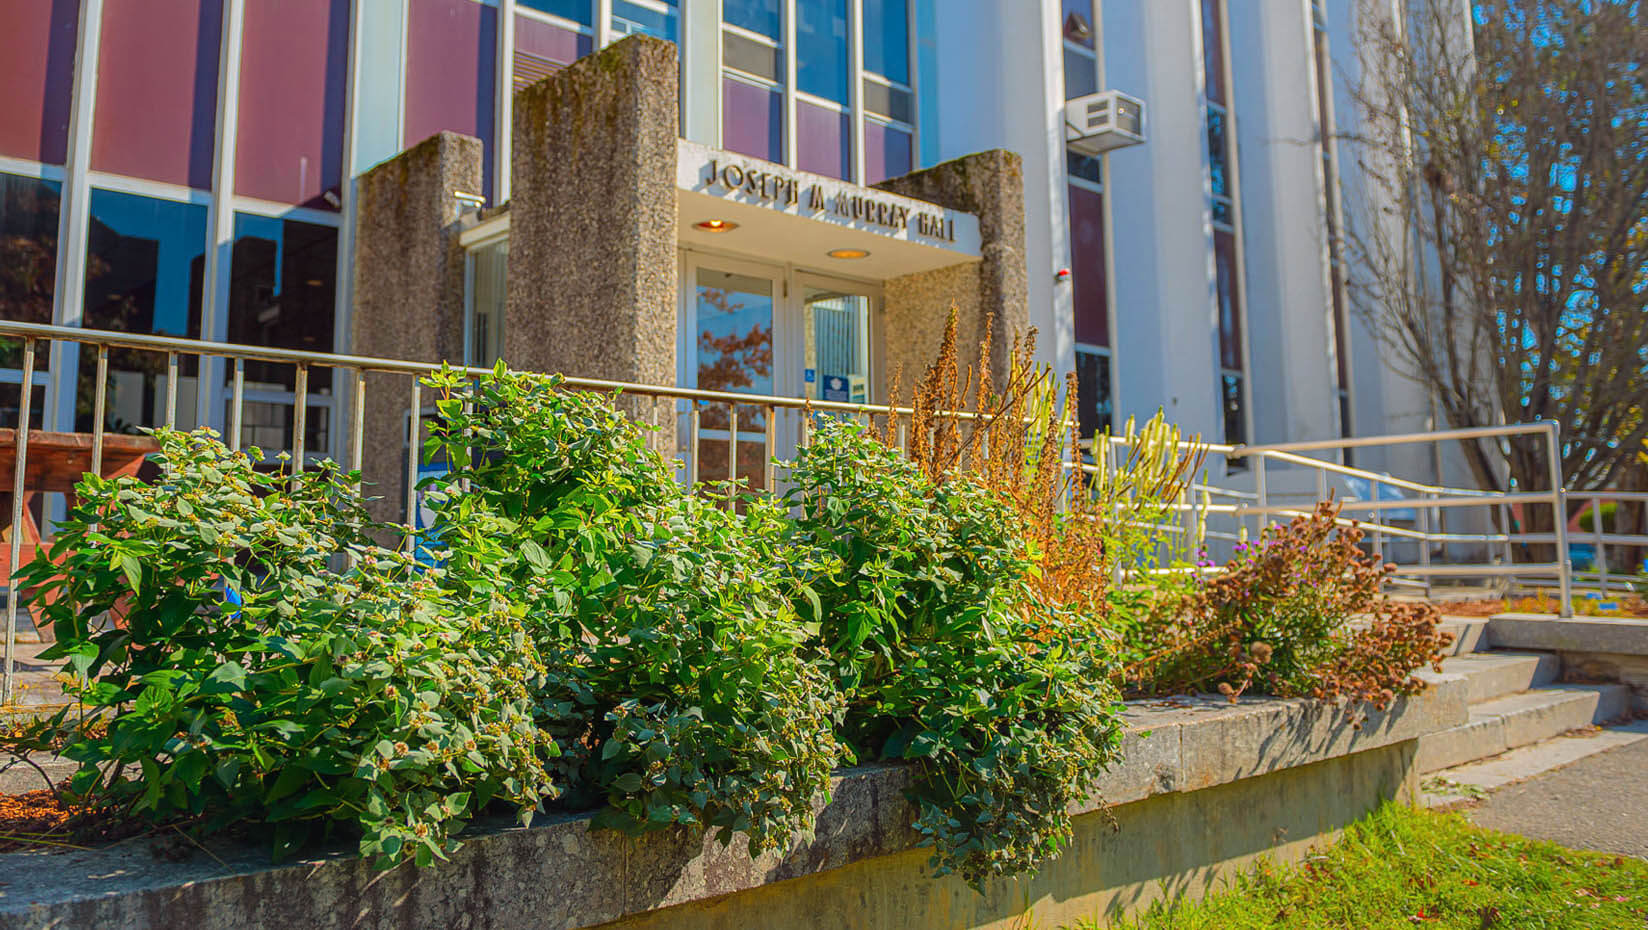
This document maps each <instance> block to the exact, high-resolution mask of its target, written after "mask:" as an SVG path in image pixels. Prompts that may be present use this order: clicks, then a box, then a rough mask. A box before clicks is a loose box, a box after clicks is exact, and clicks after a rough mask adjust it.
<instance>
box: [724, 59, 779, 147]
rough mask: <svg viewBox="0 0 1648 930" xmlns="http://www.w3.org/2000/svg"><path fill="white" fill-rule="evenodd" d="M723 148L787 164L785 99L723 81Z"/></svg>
mask: <svg viewBox="0 0 1648 930" xmlns="http://www.w3.org/2000/svg"><path fill="white" fill-rule="evenodd" d="M721 147H722V148H724V149H726V150H727V151H729V152H738V153H739V154H741V155H753V156H754V157H756V158H765V159H766V160H767V161H775V162H782V161H783V160H784V95H783V94H780V93H779V92H778V91H776V90H771V89H768V88H766V87H758V86H756V85H754V84H746V83H745V82H743V81H735V80H733V79H732V78H722V80H721Z"/></svg>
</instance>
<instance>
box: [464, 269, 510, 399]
mask: <svg viewBox="0 0 1648 930" xmlns="http://www.w3.org/2000/svg"><path fill="white" fill-rule="evenodd" d="M469 262H470V278H469V280H470V292H469V338H468V342H467V343H466V344H465V350H464V351H465V358H464V364H465V365H473V366H476V367H480V368H491V367H492V366H493V365H494V364H495V363H496V362H497V361H498V359H500V358H503V355H504V305H505V302H506V300H507V295H508V284H509V279H508V272H509V240H507V239H505V240H504V241H502V242H498V243H495V244H493V245H484V246H480V247H477V248H474V249H471V250H470V252H469Z"/></svg>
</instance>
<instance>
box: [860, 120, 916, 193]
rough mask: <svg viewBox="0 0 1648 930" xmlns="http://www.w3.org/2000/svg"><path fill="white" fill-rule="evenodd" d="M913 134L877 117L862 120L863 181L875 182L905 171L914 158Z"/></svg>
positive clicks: (910, 165)
mask: <svg viewBox="0 0 1648 930" xmlns="http://www.w3.org/2000/svg"><path fill="white" fill-rule="evenodd" d="M914 147H915V143H914V137H913V136H912V135H911V134H910V133H909V132H908V131H907V130H903V129H899V128H898V127H896V126H893V125H891V124H889V123H883V122H881V121H880V120H876V119H870V118H868V117H866V118H865V120H864V183H865V184H879V183H881V182H882V181H885V180H887V179H888V178H896V177H898V176H899V175H901V174H909V173H910V169H911V167H912V164H913V160H914V157H915V154H914Z"/></svg>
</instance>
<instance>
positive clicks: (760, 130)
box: [721, 0, 799, 163]
mask: <svg viewBox="0 0 1648 930" xmlns="http://www.w3.org/2000/svg"><path fill="white" fill-rule="evenodd" d="M722 16H723V17H724V20H723V21H724V23H725V26H724V27H723V29H722V31H721V64H722V67H723V68H724V69H725V71H724V72H723V77H722V79H721V147H722V148H724V149H727V150H728V151H732V152H738V153H740V154H743V155H750V156H753V157H755V158H762V159H765V160H767V161H770V162H778V163H783V161H784V84H785V82H786V81H787V80H788V78H787V76H786V74H785V64H784V44H783V38H782V32H781V20H780V16H779V3H778V0H726V2H725V4H724V5H723V7H722ZM798 118H799V116H798Z"/></svg>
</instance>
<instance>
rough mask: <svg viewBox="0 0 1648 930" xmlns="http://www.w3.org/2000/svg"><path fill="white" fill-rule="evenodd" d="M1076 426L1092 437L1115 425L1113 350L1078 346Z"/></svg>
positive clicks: (1084, 435)
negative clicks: (1111, 367)
mask: <svg viewBox="0 0 1648 930" xmlns="http://www.w3.org/2000/svg"><path fill="white" fill-rule="evenodd" d="M1076 400H1077V404H1078V406H1077V407H1076V426H1077V428H1078V429H1079V430H1080V431H1081V435H1082V438H1084V439H1088V438H1092V437H1093V436H1096V435H1098V434H1099V433H1102V432H1105V431H1106V430H1109V429H1112V428H1113V427H1114V426H1115V417H1116V411H1115V405H1114V403H1113V402H1112V400H1111V395H1110V350H1109V349H1105V348H1100V347H1097V346H1083V345H1079V344H1078V345H1077V346H1076Z"/></svg>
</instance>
